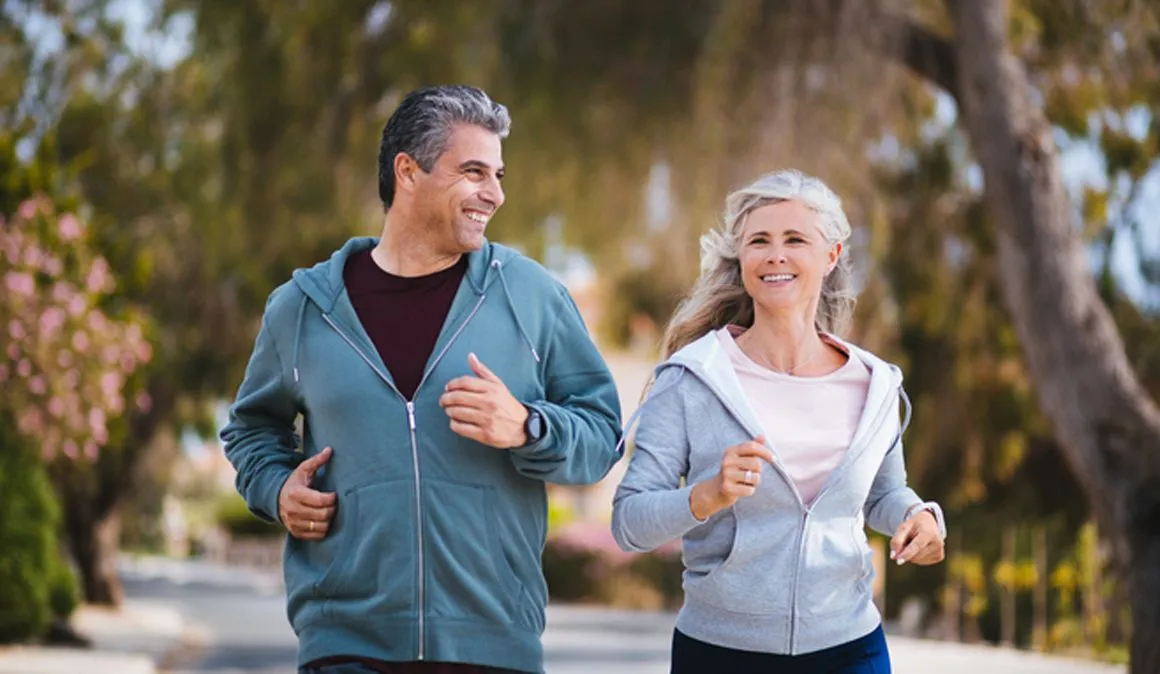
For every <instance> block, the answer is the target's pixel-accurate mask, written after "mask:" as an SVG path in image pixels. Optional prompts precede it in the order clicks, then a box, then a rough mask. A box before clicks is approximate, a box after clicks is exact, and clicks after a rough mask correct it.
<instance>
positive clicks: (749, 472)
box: [745, 470, 753, 484]
mask: <svg viewBox="0 0 1160 674" xmlns="http://www.w3.org/2000/svg"><path fill="white" fill-rule="evenodd" d="M745 483H746V484H753V471H752V470H747V471H745Z"/></svg>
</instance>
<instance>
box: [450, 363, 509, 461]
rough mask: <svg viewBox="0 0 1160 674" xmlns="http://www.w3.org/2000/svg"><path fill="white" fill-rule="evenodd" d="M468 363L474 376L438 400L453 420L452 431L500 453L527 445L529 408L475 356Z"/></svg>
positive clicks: (453, 385)
mask: <svg viewBox="0 0 1160 674" xmlns="http://www.w3.org/2000/svg"><path fill="white" fill-rule="evenodd" d="M467 363H468V365H470V366H471V371H472V372H474V373H475V376H474V377H471V376H467V377H457V378H455V379H452V380H451V381H450V382H448V383H447V388H446V389H445V391H444V393H443V396H442V397H441V398H439V405H440V406H442V407H443V411H444V412H446V413H447V416H448V417H449V418H450V419H451V430H453V431H455V432H456V433H458V434H459V435H462V436H463V437H465V438H470V439H472V440H475V441H476V442H482V443H483V444H485V445H489V446H491V447H495V448H497V449H511V448H512V447H519V446H521V445H524V444H527V441H528V437H527V433H526V432H525V431H524V423H525V422H526V421H527V420H528V408H526V407H524V405H523V403H521V402H520V401H518V400H516V399H515V397H514V396H512V394H511V392H509V391H508V389H507V386H505V385H504V383H503V382H502V381H500V378H499V377H497V376H495V374H494V373H493V372H492V371H491V370H489V369H487V366H486V365H484V364H483V363H481V362H480V361H479V358H477V357H476V356H475V354H474V353H473V354H470V355H468V357H467Z"/></svg>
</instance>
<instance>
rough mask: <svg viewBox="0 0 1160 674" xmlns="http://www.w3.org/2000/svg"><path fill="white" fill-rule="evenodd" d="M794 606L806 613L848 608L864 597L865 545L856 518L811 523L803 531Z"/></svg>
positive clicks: (824, 612) (846, 609)
mask: <svg viewBox="0 0 1160 674" xmlns="http://www.w3.org/2000/svg"><path fill="white" fill-rule="evenodd" d="M806 535H807V536H808V538H807V541H806V546H805V550H804V551H803V566H802V570H801V574H800V579H799V581H798V602H797V606H798V608H799V610H800V611H801V612H802V613H805V614H807V615H814V616H818V615H827V614H830V613H835V612H839V611H848V610H850V609H851V608H852V607H853V606H854V605H856V604H860V603H862V602H864V601H866V589H867V585H866V579H865V577H866V564H867V560H866V555H865V554H864V552H865V551H866V546H865V545H863V544H862V543H861V542H860V541H859V539H860V538H861V536H862V534H860V533H859V532H858V531H857V520H856V519H854V520H853V521H852V522H851V520H848V519H843V520H837V521H832V522H828V523H825V524H815V525H814V526H812V527H810V528H809V530H808V531H807V532H806Z"/></svg>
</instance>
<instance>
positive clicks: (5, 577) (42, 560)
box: [0, 413, 61, 643]
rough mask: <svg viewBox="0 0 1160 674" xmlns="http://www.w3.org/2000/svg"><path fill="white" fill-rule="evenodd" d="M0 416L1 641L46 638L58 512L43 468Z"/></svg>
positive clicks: (9, 641)
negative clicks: (10, 431) (5, 430)
mask: <svg viewBox="0 0 1160 674" xmlns="http://www.w3.org/2000/svg"><path fill="white" fill-rule="evenodd" d="M4 416H5V415H4V414H3V413H0V643H15V642H21V641H27V640H29V639H33V638H36V637H39V636H41V635H42V634H44V632H45V630H46V629H47V627H48V625H49V622H50V620H51V619H52V606H51V588H52V584H53V574H54V565H59V564H61V562H60V561H59V553H58V550H57V540H56V524H57V518H58V516H59V513H58V512H57V509H56V504H55V501H54V500H53V497H52V486H51V485H50V484H49V481H48V476H47V475H46V474H45V471H44V467H43V466H41V465H40V463H39V462H38V461H37V460H36V459H35V458H34V457H32V456H30V455H31V452H30V451H27V448H25V447H22V446H20V445H18V444H17V441H16V439H15V438H14V437H13V436H12V435H11V434H6V433H5V432H4V429H5V428H11V426H10V425H8V419H5V418H3V417H4Z"/></svg>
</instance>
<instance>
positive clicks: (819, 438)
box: [717, 326, 870, 505]
mask: <svg viewBox="0 0 1160 674" xmlns="http://www.w3.org/2000/svg"><path fill="white" fill-rule="evenodd" d="M743 332H745V330H744V328H740V327H738V326H729V327H727V328H721V329H720V330H718V331H717V338H718V340H719V341H720V342H721V346H722V348H724V349H725V352H726V353H728V354H729V360H730V361H731V362H732V363H733V369H734V371H736V372H737V378H738V379H739V380H740V381H741V388H742V390H743V391H745V396H746V397H747V398H748V399H749V404H750V406H751V407H752V408H753V411H754V412H755V413H756V414H757V418H758V419H760V420H761V423H762V426H763V430H764V431H765V439H766V441H767V442H768V443H769V446H770V447H772V448H773V451H774V453H775V455H776V456H777V460H778V461H779V462H780V463H781V467H782V469H783V470H785V472H786V473H787V474H788V475H789V477H790V479H792V480H793V482H794V484H795V485H796V486H797V489H798V493H800V494H801V497H802V501H804V502H805V503H806V505H809V504H810V503H812V502H813V500H814V499H815V498H816V497H817V495H818V492H819V491H821V489H822V486H823V485H824V484H825V482H826V478H828V477H829V476H830V473H831V472H832V471H833V470H834V469H835V468H837V467H838V464H840V463H841V462H842V459H844V458H845V457H846V450H847V449H848V448H849V447H850V441H851V440H853V438H854V430H855V429H856V428H857V427H858V421H859V420H860V419H861V417H862V408H863V407H865V405H866V394H867V391H868V390H869V387H870V368H869V367H867V366H866V364H865V363H863V362H862V361H861V360H860V359H859V358H858V357H857V356H856V355H854V354H851V353H850V352H848V351H847V350H846V349H845V348H844V347H842V345H841V344H838V343H837V342H836V341H834V340H833V339H830V338H828V337H827V336H826V335H822V338H823V339H825V340H826V341H827V342H828V343H830V344H833V345H834V346H835V347H837V348H838V350H840V351H841V352H842V353H845V354H846V356H847V359H846V364H845V365H843V366H842V367H840V368H838V369H837V370H835V371H833V372H831V373H830V374H826V375H822V376H820V377H795V376H793V375H788V374H782V373H780V372H775V371H773V370H770V369H769V368H767V367H763V366H761V365H759V364H757V363H756V362H754V361H753V360H750V358H749V357H748V356H746V355H745V352H744V351H742V350H741V347H739V346H737V342H736V341H734V337H735V336H738V335H741V334H742V333H743Z"/></svg>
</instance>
